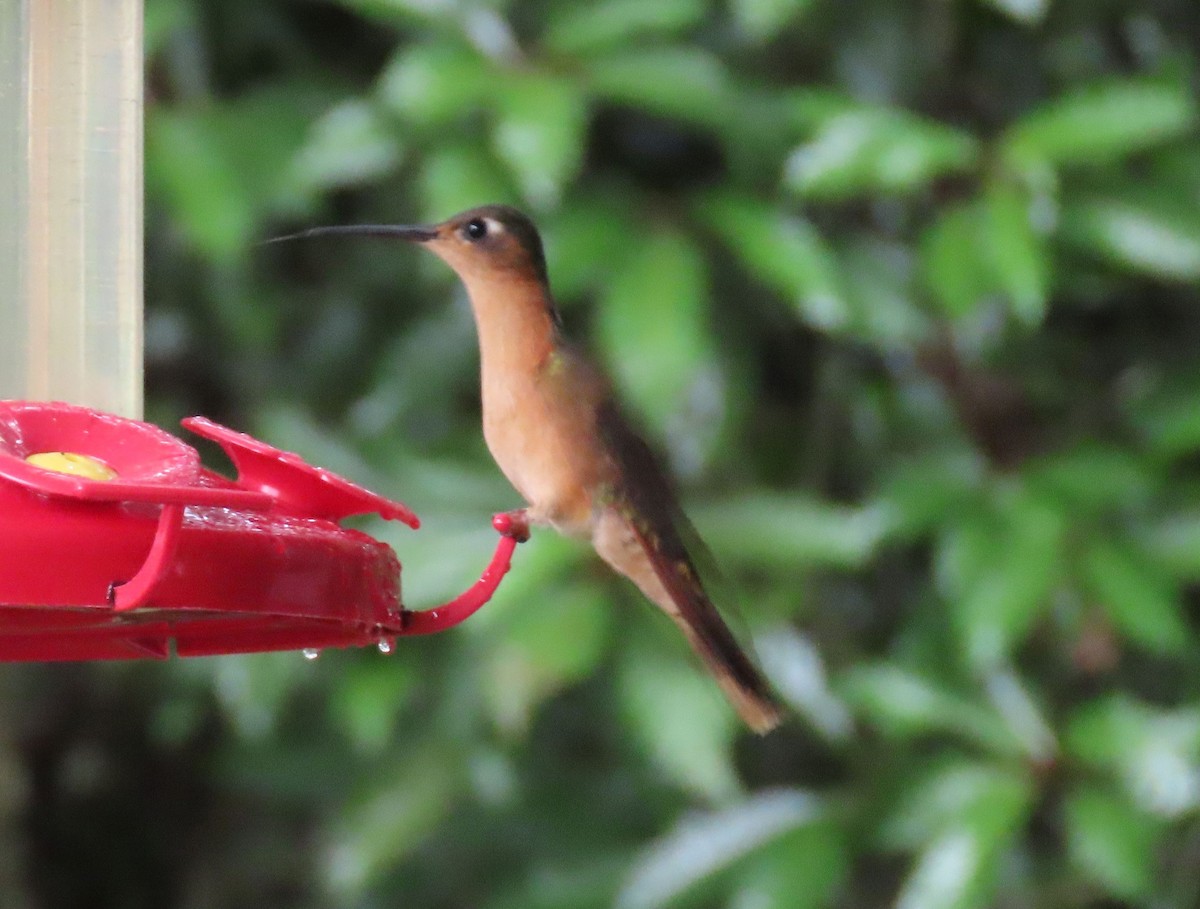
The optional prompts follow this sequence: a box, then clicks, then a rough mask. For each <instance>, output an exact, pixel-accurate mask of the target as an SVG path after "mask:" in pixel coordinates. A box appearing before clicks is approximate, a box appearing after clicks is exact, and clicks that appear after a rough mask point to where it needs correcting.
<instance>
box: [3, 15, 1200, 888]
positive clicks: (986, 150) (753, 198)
mask: <svg viewBox="0 0 1200 909" xmlns="http://www.w3.org/2000/svg"><path fill="white" fill-rule="evenodd" d="M146 17H147V18H146V47H147V63H146V76H147V86H148V88H147V96H148V102H147V124H146V130H147V132H146V176H147V200H146V201H147V206H146V207H147V227H146V243H147V254H146V292H147V326H146V339H147V342H146V343H147V347H146V357H147V393H148V398H149V403H148V415H149V417H150V418H151V419H153V420H155V421H156V422H159V423H161V424H162V425H165V426H173V425H174V424H175V421H176V420H177V419H178V418H179V417H181V416H185V415H187V414H190V413H204V414H206V415H208V416H210V417H213V418H215V419H218V420H221V421H224V422H227V423H230V424H232V425H234V426H236V427H238V428H241V429H245V430H247V431H250V432H253V433H254V434H256V435H258V436H259V437H261V438H263V439H266V440H269V441H270V442H272V443H274V444H276V445H278V446H280V447H283V448H289V449H293V450H296V451H299V452H301V453H302V454H304V455H305V456H306V457H308V458H310V459H311V460H313V461H315V462H316V463H319V464H322V465H325V466H327V467H330V468H332V469H335V470H338V471H340V472H343V473H345V474H347V475H349V476H351V477H353V478H354V479H356V480H358V481H360V482H362V483H364V484H366V485H368V486H370V487H372V488H374V489H376V490H378V491H380V492H382V493H384V494H387V495H391V496H394V497H398V498H402V499H404V500H405V501H407V502H408V503H409V504H410V505H412V506H413V507H414V508H415V509H416V511H417V512H418V513H419V514H420V515H421V516H422V518H423V519H424V522H425V526H424V528H423V529H422V530H421V531H419V532H418V533H413V532H411V531H409V530H407V529H406V528H403V527H401V528H395V527H390V526H382V525H379V526H377V525H370V529H371V530H372V531H373V532H376V533H377V534H379V535H380V536H381V537H382V538H384V539H386V540H387V541H388V542H390V543H391V544H392V545H393V546H395V548H396V550H397V552H398V553H399V555H400V557H401V559H402V560H403V562H404V565H405V572H404V584H405V592H406V599H407V601H408V604H409V605H410V606H412V607H421V606H426V605H434V604H435V603H437V602H439V601H441V600H444V599H446V598H448V597H450V596H452V595H454V594H455V593H457V592H458V591H459V590H460V589H462V588H463V587H465V586H466V585H467V584H468V583H469V582H470V581H471V580H472V579H473V577H474V576H475V575H477V574H478V572H479V571H480V569H481V568H482V566H483V564H484V562H485V560H486V558H487V556H488V553H489V551H490V548H491V546H492V544H493V542H494V534H493V532H492V531H491V529H490V527H489V517H490V515H491V514H492V513H493V512H494V511H498V510H502V509H505V508H510V507H514V506H515V505H517V504H518V502H517V499H516V496H515V494H514V493H513V492H512V491H511V490H510V489H508V487H507V486H506V484H505V483H504V481H503V479H502V478H501V477H500V476H499V473H498V471H497V470H496V469H495V467H494V466H493V464H492V463H491V461H490V459H489V457H488V455H487V452H486V449H485V447H484V445H483V442H482V438H481V434H480V429H479V414H478V391H477V381H478V380H477V368H478V367H477V353H476V348H475V339H474V330H473V326H472V324H471V320H470V315H469V311H468V309H467V307H466V305H465V301H464V299H463V297H462V293H461V291H460V289H459V288H458V286H457V284H456V283H455V281H454V280H453V279H452V277H451V275H450V273H449V271H448V270H447V269H446V268H445V267H444V266H442V265H441V263H439V262H437V261H436V260H434V259H433V258H432V257H430V256H425V255H423V254H421V253H419V252H418V251H417V250H414V249H411V248H396V247H395V246H392V245H388V244H386V243H381V242H379V241H374V240H340V239H339V240H332V239H331V240H325V241H321V242H315V241H314V242H307V243H303V244H294V245H290V246H278V247H267V248H264V247H262V246H261V245H260V243H261V241H262V240H264V239H265V238H267V237H269V236H271V235H274V234H279V233H285V232H288V231H291V230H297V229H301V228H303V227H307V226H312V225H316V224H323V223H348V222H355V221H372V222H374V221H383V222H399V221H412V220H418V219H426V218H427V219H440V218H442V217H445V216H447V215H449V214H451V213H453V212H455V211H457V210H459V209H461V208H464V207H467V206H470V205H474V204H478V203H482V202H491V201H506V202H511V203H516V204H519V205H520V206H521V207H523V208H524V209H526V210H527V211H529V212H530V213H531V214H532V215H533V216H534V217H535V218H536V220H537V221H538V223H539V224H540V225H541V226H542V227H543V231H544V235H545V239H546V243H547V248H548V255H549V259H550V272H551V278H552V281H553V283H554V285H555V288H556V290H557V294H558V299H559V303H560V305H561V307H562V309H563V312H564V316H565V319H566V322H567V326H568V331H569V333H570V334H571V335H572V336H573V337H575V338H577V339H579V340H581V341H584V342H586V343H588V345H589V346H590V347H591V349H592V350H593V352H594V353H595V354H596V356H597V358H598V359H599V360H600V361H601V362H602V363H604V364H605V365H606V366H607V367H608V369H609V370H610V371H611V372H612V374H613V376H614V378H615V380H616V382H617V383H618V386H619V387H620V388H621V390H622V392H623V393H624V396H625V398H626V399H627V401H628V403H629V406H630V408H631V409H632V410H633V411H634V412H636V413H637V415H638V416H639V418H640V420H641V421H642V423H643V424H644V425H645V426H646V427H647V429H648V432H649V434H650V435H651V436H652V437H653V438H654V439H655V440H656V442H657V443H658V444H659V446H660V447H661V449H662V450H663V452H664V453H665V454H666V456H667V458H668V460H669V461H670V463H671V465H672V466H673V468H674V470H675V473H676V475H677V476H678V478H679V480H680V484H681V486H682V489H683V491H684V497H685V500H686V502H687V504H688V506H689V510H690V512H691V514H692V516H693V518H694V520H695V523H696V524H697V526H698V527H699V529H700V530H701V532H702V533H703V534H704V536H705V537H706V538H707V540H708V543H709V545H710V547H711V548H712V550H713V551H714V552H715V554H716V556H717V559H718V561H719V562H720V564H721V566H722V567H723V569H724V572H725V574H726V576H727V580H728V586H729V588H730V591H731V593H732V596H733V598H734V599H736V600H738V601H739V602H740V604H741V608H740V612H741V616H742V625H743V626H744V628H745V630H746V632H747V634H749V635H752V636H753V638H754V640H755V642H756V646H757V650H758V652H759V655H760V657H761V659H762V661H763V662H764V664H765V665H766V666H767V668H768V671H769V672H770V674H771V675H772V677H773V678H774V679H775V681H776V683H777V685H778V687H779V689H780V691H781V692H782V693H783V695H784V696H785V698H786V700H787V701H788V703H789V704H790V705H791V706H792V708H793V710H794V717H793V718H792V719H790V720H789V721H788V722H787V723H786V725H785V726H784V727H783V728H782V729H781V730H780V731H778V732H776V733H775V734H773V735H771V736H770V737H768V738H765V739H761V740H759V739H755V738H753V737H751V736H749V735H747V734H745V733H744V732H743V730H742V729H741V728H740V726H739V725H738V723H737V722H736V720H735V719H734V718H733V716H732V715H731V713H730V711H729V710H728V709H727V708H726V706H725V704H724V702H723V701H722V699H721V697H720V695H719V694H718V692H717V690H716V688H715V687H714V686H713V685H712V683H711V682H710V681H709V680H708V679H707V678H706V677H704V676H703V675H702V673H700V672H699V671H698V670H697V668H696V667H695V665H694V663H693V662H692V660H691V658H690V657H689V655H688V654H687V652H686V649H685V647H684V646H683V645H682V643H681V641H680V640H678V639H677V637H676V635H675V633H674V631H673V630H672V629H671V628H670V627H669V626H668V623H667V622H665V620H663V619H662V618H661V617H660V616H658V615H656V614H654V613H653V611H652V610H651V609H649V608H646V607H645V606H644V605H643V604H642V603H641V601H640V600H639V598H638V596H637V595H636V593H635V591H633V589H632V588H631V587H630V586H629V585H628V584H627V583H625V582H623V581H621V580H619V579H616V578H614V577H612V576H611V575H610V574H609V573H608V572H607V571H606V570H605V569H604V567H603V566H602V565H601V564H599V563H598V561H597V560H596V559H595V558H594V557H593V556H592V555H591V554H590V553H589V552H588V551H587V550H586V549H584V548H581V547H580V546H578V545H576V544H573V543H569V542H564V541H561V540H559V539H557V538H554V537H553V535H552V534H549V533H540V534H536V535H535V537H534V540H533V542H532V543H530V544H529V545H527V546H525V547H523V548H522V549H521V550H520V551H519V552H518V553H517V561H516V566H515V569H514V571H513V573H512V574H511V575H510V576H509V579H508V580H507V581H506V582H505V584H504V586H503V587H502V590H501V593H500V595H499V596H498V597H497V599H496V601H495V602H494V603H493V604H492V605H490V606H489V607H488V608H487V609H485V610H484V611H483V612H482V613H480V614H479V615H478V616H476V617H475V618H474V619H472V620H471V621H470V622H469V623H467V625H465V626H463V627H462V628H460V629H458V630H456V631H453V632H451V633H448V634H446V635H443V636H440V637H437V638H431V639H411V640H408V641H402V642H401V643H400V646H399V647H398V652H397V653H395V654H393V655H391V656H387V657H385V656H382V655H380V654H378V653H376V652H375V651H374V650H370V651H364V652H328V653H325V654H324V655H322V657H321V658H320V659H319V660H317V661H315V662H308V661H305V660H304V659H302V658H301V656H300V654H298V653H287V654H275V655H267V656H259V657H239V658H227V659H209V660H199V661H194V662H179V661H175V662H171V663H168V664H165V665H154V664H130V665H89V666H53V667H24V666H11V667H6V668H4V669H3V671H2V672H0V765H2V766H0V837H2V838H3V840H2V843H0V905H3V906H33V907H75V906H78V907H92V906H97V907H130V909H137V907H147V909H149V907H153V909H208V907H242V906H255V907H267V906H270V907H284V909H291V907H296V909H299V907H341V906H345V907H363V909H373V907H384V906H388V907H391V906H404V907H412V909H417V907H447V909H449V907H455V909H457V907H484V909H518V907H519V909H541V907H545V909H551V907H601V906H610V905H614V904H615V905H617V906H619V907H622V909H646V907H654V906H660V905H672V906H675V905H678V906H695V907H710V906H711V907H731V909H774V907H779V909H804V907H825V906H828V907H845V909H851V907H854V909H857V907H876V906H893V905H895V906H898V907H901V909H941V907H964V909H965V907H983V906H997V907H1091V909H1112V907H1120V906H1147V907H1150V906H1153V907H1195V906H1200V896H1198V893H1200V884H1198V875H1197V871H1196V869H1197V867H1198V863H1200V811H1198V808H1200V702H1198V701H1197V692H1198V688H1200V680H1198V670H1200V647H1198V645H1197V621H1198V618H1200V608H1198V602H1200V601H1198V599H1197V586H1196V585H1197V581H1200V459H1198V458H1197V449H1198V448H1200V406H1198V405H1200V357H1198V356H1197V349H1198V347H1197V345H1198V342H1200V293H1198V291H1197V287H1196V282H1197V279H1198V278H1200V135H1198V132H1197V103H1196V93H1197V85H1198V70H1197V64H1198V62H1200V7H1197V5H1196V4H1195V3H1194V2H1191V0H1157V2H1117V0H989V2H983V0H924V2H912V3H896V2H894V0H859V2H855V3H838V2H834V0H728V2H721V3H710V2H704V0H653V2H652V0H599V2H596V0H569V2H568V0H562V2H550V0H542V2H538V0H513V2H502V0H500V2H474V0H458V2H455V0H422V2H418V0H344V2H341V3H319V2H282V0H279V2H254V3H246V2H243V0H205V2H201V0H194V2H187V0H147V10H146Z"/></svg>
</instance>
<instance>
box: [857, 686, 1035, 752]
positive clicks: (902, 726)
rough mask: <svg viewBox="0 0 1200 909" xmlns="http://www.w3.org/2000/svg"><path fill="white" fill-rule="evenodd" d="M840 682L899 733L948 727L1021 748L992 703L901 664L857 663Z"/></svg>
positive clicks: (996, 747)
mask: <svg viewBox="0 0 1200 909" xmlns="http://www.w3.org/2000/svg"><path fill="white" fill-rule="evenodd" d="M841 687H842V689H843V693H844V696H845V697H846V698H847V699H848V700H850V701H851V702H852V703H853V704H854V705H856V706H857V707H858V709H859V711H860V712H862V713H865V714H866V715H867V716H868V718H870V719H871V720H873V721H874V722H876V723H878V724H879V725H880V726H881V727H882V728H883V730H884V731H885V732H886V733H888V734H890V735H894V736H896V737H898V738H913V737H916V736H921V735H929V734H932V733H947V734H950V735H954V736H959V737H962V738H965V739H967V740H969V741H973V742H976V743H978V744H980V745H983V746H984V747H985V748H987V749H988V750H990V751H992V752H994V753H997V754H1010V755H1011V754H1020V753H1022V748H1021V743H1020V741H1019V740H1018V739H1017V738H1016V737H1015V736H1014V735H1013V734H1012V731H1011V730H1010V729H1009V728H1008V725H1007V724H1006V723H1005V722H1004V721H1003V720H1002V719H1001V718H1000V717H999V716H998V715H996V714H995V713H994V712H993V711H992V710H991V709H990V708H988V707H986V706H984V705H982V704H980V703H978V702H976V701H974V700H970V699H968V698H965V697H963V696H961V695H959V694H957V693H955V692H952V691H949V690H947V689H945V688H943V687H940V686H939V685H936V684H935V683H934V682H932V681H930V680H928V679H926V678H924V677H922V676H920V675H918V674H916V673H915V672H912V671H910V670H908V669H905V668H903V667H901V666H896V665H890V664H886V663H885V664H876V665H860V666H856V667H854V668H852V669H851V670H850V671H849V672H848V673H847V674H846V676H845V677H844V679H843V684H842V686H841Z"/></svg>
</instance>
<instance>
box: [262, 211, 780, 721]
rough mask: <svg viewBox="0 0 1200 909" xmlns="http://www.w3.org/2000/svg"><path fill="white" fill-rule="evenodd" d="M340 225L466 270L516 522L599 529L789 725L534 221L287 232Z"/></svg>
mask: <svg viewBox="0 0 1200 909" xmlns="http://www.w3.org/2000/svg"><path fill="white" fill-rule="evenodd" d="M330 234H343V235H346V234H349V235H358V236H376V237H389V238H393V239H397V240H404V241H408V242H411V243H415V244H418V245H420V246H423V247H425V248H426V249H428V250H430V251H431V252H433V253H434V254H435V255H437V256H438V257H440V258H441V259H442V260H443V261H444V262H445V263H446V264H447V265H449V266H450V268H452V269H453V270H454V271H455V272H456V273H457V275H458V277H459V279H460V280H461V281H462V283H463V285H464V286H465V288H466V291H467V296H468V298H469V299H470V304H471V311H472V314H473V316H474V320H475V326H476V331H477V333H478V337H479V353H480V386H481V397H482V409H483V436H484V439H485V441H486V442H487V446H488V449H489V450H490V452H491V454H492V457H493V459H494V460H495V462H496V464H497V466H498V467H499V468H500V470H501V472H502V473H503V474H504V475H505V477H507V478H508V481H509V482H510V483H511V484H512V486H513V487H514V488H515V489H516V491H517V492H518V493H519V494H520V495H521V497H522V498H523V499H524V500H525V502H526V503H527V504H526V507H525V508H523V509H518V510H517V511H515V512H511V513H510V514H509V518H510V528H511V529H510V532H511V533H514V534H516V535H518V536H519V537H522V538H523V537H527V536H528V527H529V525H530V524H533V525H541V526H546V525H548V526H550V527H553V528H554V529H555V530H557V531H559V532H560V533H563V534H565V535H567V536H571V537H576V538H582V539H585V540H588V541H590V542H591V544H592V546H593V547H594V548H595V551H596V553H597V554H598V555H599V556H600V558H601V559H603V560H604V561H605V562H607V563H608V564H609V565H610V566H611V567H612V568H613V569H614V570H615V571H616V572H617V573H619V574H621V575H624V576H625V577H626V578H628V579H629V580H631V581H632V582H633V583H634V584H635V585H637V587H638V588H639V589H640V590H641V592H642V593H643V594H644V595H645V596H646V597H647V599H649V600H650V601H651V602H653V603H655V604H656V605H657V606H658V607H659V608H661V609H662V610H663V612H665V613H666V614H667V615H668V616H670V617H671V618H672V619H673V620H674V621H675V623H676V624H677V625H678V626H679V628H680V629H681V630H682V632H683V634H684V637H685V638H686V639H687V641H688V643H689V644H690V645H691V647H692V649H693V650H694V651H695V652H696V654H697V655H698V656H699V657H700V659H701V661H702V662H703V663H704V665H705V666H706V667H707V669H708V670H709V671H710V672H711V673H712V675H713V676H714V678H715V679H716V681H717V683H718V684H719V685H720V687H721V689H722V691H723V692H724V694H725V696H726V698H727V699H728V700H729V702H730V703H731V704H732V706H733V707H734V709H735V710H736V711H737V712H738V714H739V715H740V716H741V718H742V720H743V721H744V722H745V723H746V725H748V726H749V727H750V728H751V729H753V730H754V731H755V732H758V733H760V734H762V733H766V732H768V731H770V730H771V729H773V728H774V727H775V726H777V725H778V724H779V721H780V717H781V711H780V707H779V704H778V702H777V700H776V699H775V696H774V694H773V693H772V690H771V687H770V685H769V684H768V683H767V681H766V679H765V678H764V677H763V675H762V673H761V672H760V671H759V669H758V667H757V666H756V665H755V664H754V662H753V661H752V660H751V658H750V657H749V656H748V655H747V653H746V652H745V650H743V649H742V647H741V646H740V645H739V643H738V641H737V639H736V638H735V637H734V635H733V633H732V632H731V631H730V629H729V627H728V625H726V624H725V621H724V620H723V619H722V617H721V614H720V613H719V612H718V610H717V608H716V607H715V606H714V605H713V602H712V600H711V599H710V597H709V594H708V593H707V592H706V590H705V588H704V585H703V583H702V581H701V578H700V573H699V572H698V570H697V568H696V562H695V559H694V556H693V553H692V552H691V551H689V545H688V542H687V539H688V537H691V538H692V539H695V540H698V537H697V536H695V533H694V531H692V530H691V528H690V525H689V524H688V523H687V519H686V517H685V516H684V514H683V512H682V510H681V509H680V506H679V503H678V500H677V498H676V495H675V493H674V490H673V487H672V485H671V483H670V481H669V479H668V476H667V474H666V472H665V471H664V469H663V467H662V466H661V465H660V463H659V460H658V458H657V457H656V455H655V454H654V453H653V451H652V450H651V448H650V446H649V445H648V444H647V443H646V442H645V441H644V440H643V439H642V437H641V436H640V435H639V434H638V433H637V432H636V431H635V430H634V429H633V428H632V427H631V424H630V423H629V421H628V420H627V419H626V418H625V416H624V414H623V413H622V410H621V408H620V406H619V404H618V402H617V398H616V396H615V394H614V391H613V387H612V384H611V383H610V382H609V380H608V379H607V378H606V377H605V375H604V374H603V373H602V372H601V371H600V370H599V369H598V368H597V367H596V366H594V365H593V364H592V363H591V362H590V361H589V360H588V359H586V358H585V357H584V356H583V355H582V354H581V353H580V352H579V351H578V350H577V349H576V348H575V347H574V346H572V345H571V344H570V343H568V341H567V340H566V339H565V338H564V336H563V326H562V320H561V318H560V316H559V312H558V309H557V307H556V305H555V302H554V297H553V295H552V293H551V290H550V280H549V274H548V270H547V265H546V256H545V252H544V251H543V246H542V240H541V237H540V235H539V234H538V231H537V228H536V227H535V226H534V224H533V222H532V221H531V220H530V219H529V218H528V217H526V216H525V215H524V214H523V213H522V212H520V211H518V210H517V209H515V208H512V207H509V206H507V205H485V206H481V207H478V208H472V209H469V210H467V211H464V212H461V213H459V214H457V215H454V216H453V217H451V218H448V219H447V220H445V221H442V222H441V223H440V224H432V225H428V226H425V225H392V224H361V225H343V226H336V227H315V228H311V229H309V230H305V231H301V232H299V233H295V234H290V235H288V236H285V237H278V238H276V239H277V240H294V239H300V238H305V237H316V236H325V235H330ZM648 302H649V301H648Z"/></svg>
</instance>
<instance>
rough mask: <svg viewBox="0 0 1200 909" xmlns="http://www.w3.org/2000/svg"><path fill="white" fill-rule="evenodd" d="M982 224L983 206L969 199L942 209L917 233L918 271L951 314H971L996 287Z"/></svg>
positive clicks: (983, 216)
mask: <svg viewBox="0 0 1200 909" xmlns="http://www.w3.org/2000/svg"><path fill="white" fill-rule="evenodd" d="M986 227H987V223H986V220H985V212H984V209H983V208H982V207H981V206H980V205H979V204H978V203H970V204H966V205H958V206H955V207H952V208H947V209H945V210H943V211H942V212H941V213H940V214H939V216H938V218H937V220H936V221H934V222H933V223H932V224H931V225H930V226H929V227H927V228H926V229H925V232H924V234H923V235H922V237H921V245H920V257H921V258H920V266H921V275H922V277H923V279H924V282H925V284H926V286H927V287H928V288H929V290H930V291H931V292H932V294H933V297H934V299H935V300H936V301H937V302H938V304H939V305H940V306H941V308H942V311H943V312H945V313H946V315H948V316H950V317H951V318H962V317H965V316H969V315H971V314H972V313H973V312H975V309H976V307H978V306H979V305H980V303H981V302H982V301H983V300H984V299H985V298H986V297H987V296H988V295H989V294H991V293H992V292H993V291H994V290H995V289H996V287H995V282H994V280H993V275H992V263H991V261H990V254H989V252H988V249H987V246H986V245H985V243H984V236H985V228H986Z"/></svg>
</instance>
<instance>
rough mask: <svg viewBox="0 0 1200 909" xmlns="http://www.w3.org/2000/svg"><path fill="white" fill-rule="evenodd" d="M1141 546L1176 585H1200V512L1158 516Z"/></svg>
mask: <svg viewBox="0 0 1200 909" xmlns="http://www.w3.org/2000/svg"><path fill="white" fill-rule="evenodd" d="M1138 542H1139V543H1140V544H1141V545H1143V546H1145V547H1146V551H1147V553H1149V554H1150V556H1151V557H1152V558H1153V559H1154V560H1155V561H1156V562H1157V563H1158V564H1160V565H1162V567H1163V569H1164V570H1166V571H1168V572H1170V573H1171V576H1172V577H1173V578H1174V579H1175V580H1176V581H1182V582H1185V583H1192V584H1194V583H1196V582H1197V581H1200V511H1197V510H1195V509H1186V510H1180V511H1175V512H1170V513H1168V514H1164V515H1157V516H1156V517H1155V520H1154V522H1153V523H1152V524H1151V525H1150V526H1148V527H1146V528H1144V529H1143V531H1142V532H1141V534H1140V535H1139V536H1138Z"/></svg>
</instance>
